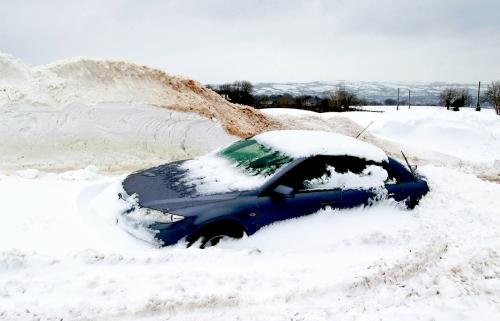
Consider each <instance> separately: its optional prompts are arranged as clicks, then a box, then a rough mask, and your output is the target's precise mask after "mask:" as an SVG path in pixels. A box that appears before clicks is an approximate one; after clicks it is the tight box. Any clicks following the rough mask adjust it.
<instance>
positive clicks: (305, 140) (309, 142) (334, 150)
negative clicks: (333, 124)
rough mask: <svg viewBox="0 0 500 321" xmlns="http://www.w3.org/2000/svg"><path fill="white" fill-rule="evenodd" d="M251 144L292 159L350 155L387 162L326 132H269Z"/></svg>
mask: <svg viewBox="0 0 500 321" xmlns="http://www.w3.org/2000/svg"><path fill="white" fill-rule="evenodd" d="M255 140H257V141H258V142H259V143H261V144H262V145H265V146H267V147H270V148H272V149H274V150H278V151H281V152H283V153H285V154H287V155H289V156H292V157H294V158H299V157H308V156H313V155H334V156H341V155H350V156H355V157H359V158H364V159H366V160H372V161H374V162H382V161H387V155H385V153H384V152H383V151H382V150H381V149H380V148H378V147H376V146H373V145H371V144H367V143H365V142H363V141H360V140H357V139H355V138H352V137H348V136H345V135H340V134H336V133H332V132H326V131H312V130H280V131H269V132H265V133H262V134H259V135H257V136H255Z"/></svg>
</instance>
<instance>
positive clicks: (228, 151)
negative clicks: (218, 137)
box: [219, 139, 293, 176]
mask: <svg viewBox="0 0 500 321" xmlns="http://www.w3.org/2000/svg"><path fill="white" fill-rule="evenodd" d="M219 156H222V157H224V158H226V159H228V160H230V161H231V162H232V163H235V164H236V166H238V167H240V168H242V169H243V170H244V172H246V173H247V174H249V175H263V176H269V175H272V174H274V172H276V171H277V170H278V169H279V168H281V167H282V166H283V165H285V164H287V163H290V162H291V161H292V160H293V159H292V158H291V157H289V156H288V155H285V154H283V153H281V152H278V151H275V150H272V149H270V148H268V147H266V146H263V145H261V144H259V143H258V142H257V141H256V140H255V139H245V140H240V141H237V142H236V143H234V144H232V145H230V146H229V147H227V148H225V149H223V150H222V151H220V152H219Z"/></svg>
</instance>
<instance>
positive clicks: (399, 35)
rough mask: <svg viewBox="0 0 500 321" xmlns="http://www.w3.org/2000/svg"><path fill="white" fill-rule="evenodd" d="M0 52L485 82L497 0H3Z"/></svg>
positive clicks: (199, 74) (498, 17)
mask: <svg viewBox="0 0 500 321" xmlns="http://www.w3.org/2000/svg"><path fill="white" fill-rule="evenodd" d="M0 51H2V52H5V53H10V54H12V55H14V56H15V57H18V58H20V59H22V60H24V61H25V62H27V63H30V64H34V65H37V64H45V63H49V62H52V61H54V60H57V59H62V58H67V57H74V56H86V57H99V58H118V59H126V60H131V61H134V62H138V63H145V64H148V65H152V66H155V67H160V68H163V69H165V70H167V71H168V72H170V73H174V74H180V75H184V76H187V77H190V78H194V79H196V80H199V81H202V82H205V83H219V82H224V81H232V80H236V79H247V80H250V81H254V82H257V81H262V82H273V81H291V82H298V81H312V80H339V79H344V80H370V81H400V80H401V81H451V82H460V83H464V82H476V81H478V80H482V81H490V80H494V79H500V1H499V0H479V1H471V0H469V1H463V0H434V1H432V0H421V1H418V0H413V1H406V0H404V1H403V0H400V1H389V0H376V1H375V0H373V1H369V0H365V1H362V0H351V1H347V0H331V1H327V0H324V1H322V0H310V1H293V0H288V1H285V0H282V1H264V0H255V1H250V0H247V1H244V0H231V1H221V0H200V1H189V0H185V1H168V0H164V1H160V0H157V1H153V0H149V1H146V0H145V1H133V0H121V1H119V0H116V1H115V0H113V1H97V0H95V1H84V0H80V1H69V0H60V1H48V0H45V1H8V0H0ZM0 77H1V75H0Z"/></svg>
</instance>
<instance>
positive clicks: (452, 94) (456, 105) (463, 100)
mask: <svg viewBox="0 0 500 321" xmlns="http://www.w3.org/2000/svg"><path fill="white" fill-rule="evenodd" d="M439 99H440V101H441V103H442V104H443V105H444V106H445V107H446V109H448V110H449V109H450V107H453V110H455V111H458V110H459V109H460V107H464V106H466V105H470V104H471V103H472V96H471V94H470V93H469V91H468V90H467V89H457V88H445V89H444V90H443V91H442V92H441V94H439Z"/></svg>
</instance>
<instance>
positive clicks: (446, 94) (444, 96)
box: [439, 88, 457, 110]
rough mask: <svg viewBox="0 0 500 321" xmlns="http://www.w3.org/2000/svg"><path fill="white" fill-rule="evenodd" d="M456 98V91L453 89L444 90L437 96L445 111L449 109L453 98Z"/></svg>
mask: <svg viewBox="0 0 500 321" xmlns="http://www.w3.org/2000/svg"><path fill="white" fill-rule="evenodd" d="M456 96H457V90H456V89H454V88H445V89H443V91H442V92H441V93H440V94H439V100H440V102H441V104H443V105H444V106H445V107H446V109H448V110H449V109H450V107H451V104H452V103H453V101H454V100H455V97H456Z"/></svg>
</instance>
